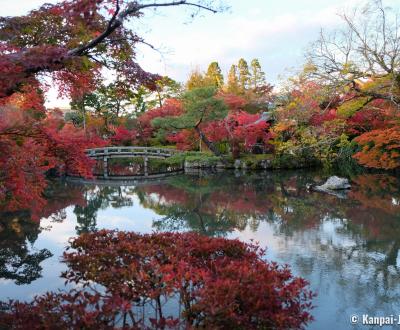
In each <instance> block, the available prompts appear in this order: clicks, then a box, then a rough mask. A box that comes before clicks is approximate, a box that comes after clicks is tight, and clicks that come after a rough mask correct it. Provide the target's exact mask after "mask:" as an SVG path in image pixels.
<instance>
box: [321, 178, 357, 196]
mask: <svg viewBox="0 0 400 330" xmlns="http://www.w3.org/2000/svg"><path fill="white" fill-rule="evenodd" d="M350 188H351V185H350V183H349V180H347V179H346V178H339V177H338V176H331V177H330V178H329V179H328V180H326V182H325V183H324V184H323V185H321V186H315V187H314V190H317V191H325V192H327V191H332V190H344V189H350Z"/></svg>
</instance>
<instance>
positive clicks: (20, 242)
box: [0, 181, 82, 284]
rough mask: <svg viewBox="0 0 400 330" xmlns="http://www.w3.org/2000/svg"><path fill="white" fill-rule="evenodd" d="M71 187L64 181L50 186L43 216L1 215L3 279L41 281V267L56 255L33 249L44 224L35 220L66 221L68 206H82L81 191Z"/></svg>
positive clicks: (25, 212)
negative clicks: (41, 225) (42, 263)
mask: <svg viewBox="0 0 400 330" xmlns="http://www.w3.org/2000/svg"><path fill="white" fill-rule="evenodd" d="M67 187H68V186H67V184H66V183H65V182H62V181H56V182H53V183H52V184H50V185H49V186H48V188H47V189H46V191H45V193H44V197H45V198H46V203H45V204H44V206H43V207H42V208H41V211H40V213H37V211H35V214H32V212H31V211H30V210H21V211H17V212H3V213H0V278H4V279H9V280H13V281H15V283H16V284H29V283H31V282H32V281H34V280H36V279H38V278H40V277H41V272H42V267H41V265H40V264H41V262H42V261H44V260H45V259H47V258H49V257H51V256H52V254H51V252H50V251H49V250H47V249H41V250H35V249H34V248H33V244H34V243H35V241H36V240H37V238H38V235H39V234H40V232H41V230H42V228H41V227H40V221H37V220H32V218H34V219H41V218H50V219H51V220H52V221H62V220H63V219H65V210H64V209H65V208H66V207H67V206H69V205H71V204H78V203H82V198H81V196H82V190H81V188H78V187H68V189H67Z"/></svg>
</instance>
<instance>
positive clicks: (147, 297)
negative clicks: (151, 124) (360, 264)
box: [0, 230, 313, 329]
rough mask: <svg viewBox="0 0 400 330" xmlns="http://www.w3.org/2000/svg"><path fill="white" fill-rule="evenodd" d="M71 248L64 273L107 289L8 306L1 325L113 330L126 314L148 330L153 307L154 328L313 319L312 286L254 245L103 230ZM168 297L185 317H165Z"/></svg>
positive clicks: (288, 324)
mask: <svg viewBox="0 0 400 330" xmlns="http://www.w3.org/2000/svg"><path fill="white" fill-rule="evenodd" d="M71 247H72V248H73V249H74V250H73V251H72V252H67V253H64V259H65V262H66V263H67V265H68V266H69V270H68V271H67V272H66V273H65V274H64V275H63V276H64V277H65V278H66V279H67V281H68V282H75V283H80V284H81V285H83V286H84V287H85V286H88V285H89V284H90V283H96V284H101V285H102V286H103V287H104V288H105V292H104V293H103V290H102V291H101V292H102V293H100V292H98V291H97V290H96V289H95V288H94V287H92V286H91V285H90V287H91V289H89V291H91V292H88V290H86V291H83V290H82V291H81V290H72V291H71V292H69V293H67V294H53V293H50V294H47V295H45V296H42V297H39V298H36V299H35V301H34V302H32V303H30V304H22V303H18V302H14V303H13V302H11V303H9V304H4V306H3V307H5V310H6V311H5V312H2V313H0V324H4V325H7V324H10V322H17V324H24V323H22V322H27V321H28V320H29V321H30V323H29V324H31V325H32V327H33V328H35V326H37V325H39V324H41V325H43V324H44V325H46V326H47V327H52V326H55V325H56V324H57V326H59V325H60V324H62V325H64V324H65V325H66V326H71V325H72V324H74V325H75V324H77V325H85V326H86V327H90V326H96V325H100V324H105V325H108V326H110V327H111V328H115V326H116V324H115V321H116V320H117V319H119V318H120V317H122V318H123V319H124V321H123V326H127V327H128V328H130V329H132V328H136V327H137V326H139V327H140V328H146V326H145V324H146V323H147V321H146V320H145V319H143V318H142V315H143V312H142V310H141V308H142V307H141V306H144V308H149V306H150V305H151V304H153V305H154V306H155V310H156V317H155V318H153V317H151V318H150V319H149V321H150V323H151V324H152V326H153V327H156V328H165V327H169V328H177V327H179V326H181V327H182V326H183V327H186V328H188V329H191V328H229V329H231V328H238V327H240V328H246V329H259V328H265V327H272V328H275V329H287V328H303V327H304V326H305V325H306V324H307V323H308V322H310V321H311V320H312V317H311V316H310V314H309V312H308V311H309V310H310V309H311V308H312V306H311V299H312V297H313V294H312V293H311V292H310V291H309V289H308V288H307V285H308V284H307V282H306V281H304V280H303V279H301V278H293V277H292V275H291V273H290V271H289V269H287V268H281V267H279V266H277V265H276V264H274V263H271V264H270V263H267V262H265V261H264V260H263V259H262V258H263V251H262V250H260V249H259V248H258V247H257V246H255V245H250V244H245V243H242V242H240V241H238V240H228V239H223V238H210V237H205V236H200V235H197V234H194V233H184V234H177V233H176V234H175V233H159V234H151V235H139V234H135V233H132V232H118V231H106V230H102V231H99V232H97V233H91V234H83V235H81V236H80V237H78V238H76V239H74V240H73V241H72V242H71ZM88 288H89V286H88ZM249 292H251V294H249ZM178 298H179V299H178ZM169 299H172V301H175V302H177V301H179V302H180V303H181V305H182V306H181V307H182V308H183V312H182V314H181V315H179V313H178V310H177V306H176V308H175V312H172V315H167V314H166V313H167V311H166V310H164V308H163V306H164V305H165V302H167V301H168V300H169ZM162 302H163V303H162ZM16 314H18V315H19V316H18V318H17V319H13V318H12V316H15V315H16ZM128 316H129V317H128ZM128 320H129V321H128ZM19 322H21V323H19ZM55 322H62V323H59V324H58V323H55ZM72 322H73V323H72ZM14 324H15V323H14ZM25 324H26V323H25Z"/></svg>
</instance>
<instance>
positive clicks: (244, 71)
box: [238, 58, 250, 93]
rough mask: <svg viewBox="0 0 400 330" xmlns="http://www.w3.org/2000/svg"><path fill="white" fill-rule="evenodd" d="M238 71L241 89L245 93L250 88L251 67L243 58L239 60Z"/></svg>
mask: <svg viewBox="0 0 400 330" xmlns="http://www.w3.org/2000/svg"><path fill="white" fill-rule="evenodd" d="M238 71H239V87H240V89H241V92H242V93H245V92H246V90H247V89H248V88H249V87H250V71H249V65H248V64H247V62H246V60H245V59H243V58H241V59H240V60H239V63H238Z"/></svg>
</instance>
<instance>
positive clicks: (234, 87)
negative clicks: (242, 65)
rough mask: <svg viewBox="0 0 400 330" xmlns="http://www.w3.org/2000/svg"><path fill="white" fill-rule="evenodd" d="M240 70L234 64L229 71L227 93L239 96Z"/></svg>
mask: <svg viewBox="0 0 400 330" xmlns="http://www.w3.org/2000/svg"><path fill="white" fill-rule="evenodd" d="M237 71H238V68H237V66H236V65H235V64H233V65H232V66H231V68H230V70H229V74H228V82H227V85H226V91H227V92H228V93H231V94H235V95H237V94H239V92H240V87H239V78H238V74H237Z"/></svg>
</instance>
